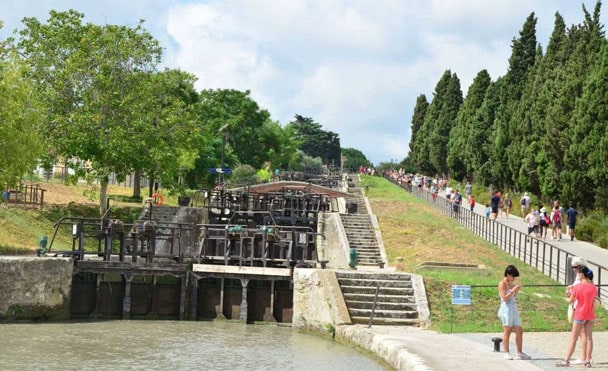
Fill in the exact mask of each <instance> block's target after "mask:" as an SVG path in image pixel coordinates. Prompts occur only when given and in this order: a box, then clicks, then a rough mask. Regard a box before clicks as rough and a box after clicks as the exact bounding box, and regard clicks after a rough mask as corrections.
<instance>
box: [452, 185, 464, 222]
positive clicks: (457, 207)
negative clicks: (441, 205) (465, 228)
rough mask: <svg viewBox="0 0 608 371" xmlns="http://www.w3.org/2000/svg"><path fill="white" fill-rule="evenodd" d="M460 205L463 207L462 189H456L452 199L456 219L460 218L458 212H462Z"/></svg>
mask: <svg viewBox="0 0 608 371" xmlns="http://www.w3.org/2000/svg"><path fill="white" fill-rule="evenodd" d="M460 205H462V195H461V194H460V189H458V188H457V189H456V193H454V196H453V197H452V210H453V211H454V218H458V212H459V211H460Z"/></svg>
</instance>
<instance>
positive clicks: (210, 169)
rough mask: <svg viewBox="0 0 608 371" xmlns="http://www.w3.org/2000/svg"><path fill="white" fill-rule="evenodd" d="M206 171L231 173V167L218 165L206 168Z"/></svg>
mask: <svg viewBox="0 0 608 371" xmlns="http://www.w3.org/2000/svg"><path fill="white" fill-rule="evenodd" d="M207 172H209V173H213V174H232V169H228V168H220V167H210V168H208V169H207Z"/></svg>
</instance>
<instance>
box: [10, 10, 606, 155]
mask: <svg viewBox="0 0 608 371" xmlns="http://www.w3.org/2000/svg"><path fill="white" fill-rule="evenodd" d="M583 4H584V5H585V6H586V8H587V10H588V11H589V12H591V13H592V12H593V9H594V7H595V4H596V1H581V0H509V1H505V0H316V1H314V0H288V1H285V0H127V1H125V0H104V1H93V0H3V1H1V2H0V20H1V21H2V22H4V28H3V29H2V30H0V38H1V39H4V38H6V37H7V36H9V35H10V34H11V32H12V30H13V29H15V28H17V29H18V28H21V27H22V23H21V20H22V19H23V18H24V17H36V18H38V19H39V20H40V21H42V22H45V21H46V20H47V19H48V16H49V11H50V10H52V9H54V10H58V11H65V10H68V9H75V10H78V11H80V12H81V13H83V14H85V21H87V22H92V23H96V24H122V25H127V26H133V27H135V26H136V25H137V24H138V22H139V20H140V19H143V20H145V23H144V27H145V28H146V29H147V30H148V31H149V32H150V33H152V34H153V35H154V36H155V37H156V39H157V40H158V41H159V42H160V43H161V45H162V46H163V47H164V48H165V53H164V60H163V65H164V66H165V67H169V68H179V69H181V70H184V71H188V72H190V73H192V74H194V75H195V76H197V78H198V80H197V82H196V88H197V90H199V91H200V90H203V89H237V90H241V91H245V90H249V91H250V92H251V95H250V96H251V98H252V99H253V100H255V101H256V102H257V103H258V105H259V106H260V107H261V108H262V109H267V110H268V111H269V112H270V115H271V117H272V119H274V120H276V121H278V122H280V123H281V124H282V125H285V124H287V123H289V122H290V121H292V120H293V119H294V117H295V115H296V114H299V115H302V116H304V117H310V118H312V119H313V120H314V121H315V122H317V123H319V124H321V125H322V128H323V130H326V131H332V132H334V133H337V134H338V135H339V137H340V143H341V147H342V148H355V149H358V150H360V151H361V152H363V154H365V156H366V157H367V158H368V160H370V161H371V162H372V163H374V164H375V165H378V164H379V163H381V162H391V161H395V162H399V161H401V160H403V159H404V158H405V157H406V156H407V154H408V151H409V140H410V136H411V130H410V129H411V119H412V114H413V110H414V106H415V103H416V98H417V97H418V96H419V95H421V94H425V95H426V97H427V100H429V101H431V100H432V98H433V91H434V88H435V85H436V84H437V82H438V81H439V78H440V77H441V75H442V74H443V73H444V72H445V71H446V70H450V71H451V72H452V73H456V75H457V76H458V77H459V79H460V83H461V88H462V91H463V95H465V96H466V92H467V89H468V87H469V86H470V85H471V83H472V81H473V79H474V78H475V76H476V75H477V73H478V72H479V71H481V70H482V69H486V70H487V71H488V72H489V73H490V76H491V77H492V79H493V80H496V78H498V77H500V76H503V75H504V74H505V73H506V72H507V68H508V59H509V56H510V55H511V42H512V40H513V38H517V37H518V36H519V31H520V30H521V28H522V26H523V24H524V22H525V19H526V17H528V16H529V15H530V13H532V12H534V13H535V16H536V17H537V19H538V21H537V26H536V30H537V34H536V36H537V41H538V42H540V43H541V45H542V46H543V48H546V45H547V43H548V41H549V37H550V35H551V32H552V31H553V24H554V21H555V13H556V12H559V13H560V14H561V15H562V17H563V18H564V20H565V22H566V25H568V26H569V25H572V24H580V23H582V21H583V19H584V17H583V11H582V6H583ZM604 11H605V6H602V12H604ZM605 19H606V17H605V15H604V14H602V16H601V20H602V23H603V24H605V23H606V22H605Z"/></svg>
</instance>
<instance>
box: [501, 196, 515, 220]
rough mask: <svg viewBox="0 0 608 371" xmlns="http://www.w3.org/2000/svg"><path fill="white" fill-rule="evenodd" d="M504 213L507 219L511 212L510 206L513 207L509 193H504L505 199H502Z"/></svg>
mask: <svg viewBox="0 0 608 371" xmlns="http://www.w3.org/2000/svg"><path fill="white" fill-rule="evenodd" d="M503 205H504V213H505V216H506V218H507V219H509V214H510V213H511V208H512V207H513V200H511V197H509V194H508V193H507V194H506V195H505V200H504V203H503Z"/></svg>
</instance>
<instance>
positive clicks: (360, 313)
mask: <svg viewBox="0 0 608 371" xmlns="http://www.w3.org/2000/svg"><path fill="white" fill-rule="evenodd" d="M348 312H349V313H350V316H351V317H367V318H369V316H370V315H371V314H372V311H371V309H369V310H367V309H356V308H352V309H351V308H348ZM375 318H401V319H406V318H408V319H413V318H418V312H417V311H415V310H409V311H403V310H385V309H383V310H379V309H378V308H376V311H375V312H374V319H375Z"/></svg>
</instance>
